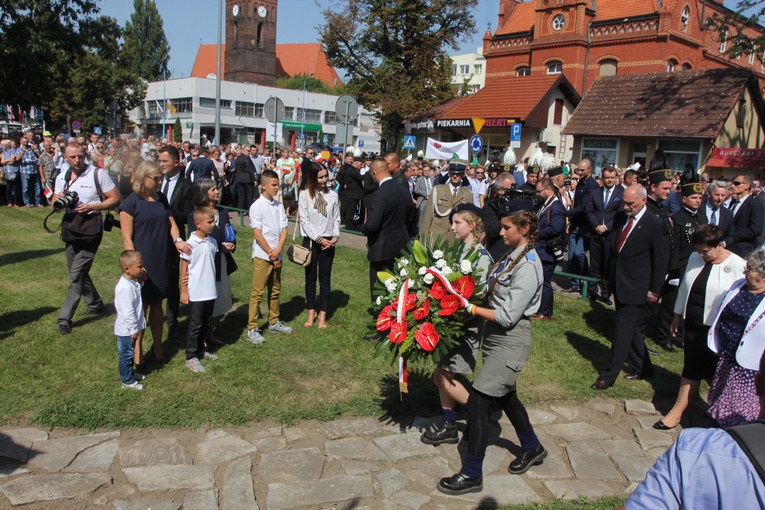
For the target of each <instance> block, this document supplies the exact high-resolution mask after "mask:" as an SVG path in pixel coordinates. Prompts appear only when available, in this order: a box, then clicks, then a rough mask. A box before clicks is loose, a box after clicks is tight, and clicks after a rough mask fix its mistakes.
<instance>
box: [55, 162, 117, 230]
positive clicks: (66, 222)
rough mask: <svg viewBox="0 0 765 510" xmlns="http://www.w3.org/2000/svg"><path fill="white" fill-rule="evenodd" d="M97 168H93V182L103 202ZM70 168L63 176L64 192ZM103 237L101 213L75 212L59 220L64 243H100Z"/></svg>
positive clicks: (67, 187)
mask: <svg viewBox="0 0 765 510" xmlns="http://www.w3.org/2000/svg"><path fill="white" fill-rule="evenodd" d="M98 170H99V168H98V167H94V170H93V180H94V181H95V187H96V192H97V193H98V198H99V199H100V200H101V201H103V200H104V199H105V198H106V196H105V195H104V193H103V191H101V184H100V183H99V182H98ZM71 172H72V170H71V168H70V169H69V170H67V172H66V175H65V176H64V181H65V182H66V186H65V188H64V189H65V190H67V191H68V190H69V179H70V178H71ZM102 235H103V225H102V222H101V213H100V212H98V213H97V214H80V213H76V212H66V213H64V216H63V218H61V240H62V241H64V242H65V243H91V242H95V241H100V240H101V237H102Z"/></svg>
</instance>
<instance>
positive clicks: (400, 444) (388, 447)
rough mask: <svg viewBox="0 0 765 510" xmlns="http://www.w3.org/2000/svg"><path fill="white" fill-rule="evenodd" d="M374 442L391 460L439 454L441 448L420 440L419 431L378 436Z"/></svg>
mask: <svg viewBox="0 0 765 510" xmlns="http://www.w3.org/2000/svg"><path fill="white" fill-rule="evenodd" d="M374 442H375V444H376V445H377V446H379V447H380V448H381V449H382V451H384V452H385V454H386V455H387V456H388V457H389V458H390V459H391V460H394V461H396V460H403V459H408V458H410V457H419V456H421V455H438V454H439V453H440V452H439V449H438V448H434V447H433V446H432V445H429V444H425V443H423V442H422V441H420V433H419V432H411V433H409V434H395V435H392V436H385V437H378V438H376V439H374Z"/></svg>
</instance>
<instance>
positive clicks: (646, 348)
mask: <svg viewBox="0 0 765 510" xmlns="http://www.w3.org/2000/svg"><path fill="white" fill-rule="evenodd" d="M645 350H646V352H647V353H648V354H650V355H651V356H657V355H658V354H659V351H654V350H653V349H651V348H650V347H648V346H647V345H646V347H645Z"/></svg>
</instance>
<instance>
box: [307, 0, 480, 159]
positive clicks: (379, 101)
mask: <svg viewBox="0 0 765 510" xmlns="http://www.w3.org/2000/svg"><path fill="white" fill-rule="evenodd" d="M477 3H478V0H348V1H347V2H345V3H343V4H341V5H337V6H336V7H335V8H332V7H330V8H327V9H325V10H324V11H323V18H324V20H325V24H324V25H321V26H319V27H317V30H318V31H319V37H320V40H321V43H322V46H323V47H324V51H325V52H326V54H327V58H328V59H329V63H330V64H331V65H333V66H334V67H337V68H339V69H343V70H345V71H346V74H347V77H348V84H347V89H348V92H349V93H350V94H352V95H353V96H355V97H356V99H357V100H358V101H359V103H360V104H362V105H363V106H364V107H365V108H367V109H369V110H377V111H378V119H379V121H380V124H381V125H382V134H383V138H384V140H385V142H386V145H387V147H388V150H395V149H396V147H397V145H398V133H399V131H400V130H401V124H402V122H403V120H404V119H405V118H406V117H408V116H410V115H413V114H415V113H417V112H419V111H422V110H424V109H427V108H430V107H432V106H435V105H437V104H439V103H442V102H443V101H445V100H447V99H450V98H452V97H454V91H453V89H452V87H451V84H450V76H451V72H450V71H451V59H450V58H449V57H448V56H447V54H446V51H445V48H446V47H451V48H452V49H455V50H456V49H457V48H458V43H459V42H460V41H462V40H466V39H467V38H468V37H469V36H471V35H472V34H473V33H475V18H474V17H473V14H472V12H474V10H475V9H476V6H477Z"/></svg>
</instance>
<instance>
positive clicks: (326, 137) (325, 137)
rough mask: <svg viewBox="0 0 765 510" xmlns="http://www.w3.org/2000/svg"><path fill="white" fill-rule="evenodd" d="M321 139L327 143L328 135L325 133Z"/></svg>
mask: <svg viewBox="0 0 765 510" xmlns="http://www.w3.org/2000/svg"><path fill="white" fill-rule="evenodd" d="M323 140H324V143H325V144H327V143H329V135H326V134H325V135H324V138H323Z"/></svg>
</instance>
